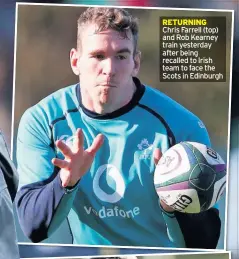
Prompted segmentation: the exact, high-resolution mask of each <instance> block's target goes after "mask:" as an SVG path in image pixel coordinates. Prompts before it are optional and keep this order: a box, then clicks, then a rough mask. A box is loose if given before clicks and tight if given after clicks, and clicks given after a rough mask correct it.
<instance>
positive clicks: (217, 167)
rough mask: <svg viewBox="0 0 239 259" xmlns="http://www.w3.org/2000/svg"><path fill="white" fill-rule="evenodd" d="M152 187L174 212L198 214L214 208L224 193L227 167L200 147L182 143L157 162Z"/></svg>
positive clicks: (205, 148)
mask: <svg viewBox="0 0 239 259" xmlns="http://www.w3.org/2000/svg"><path fill="white" fill-rule="evenodd" d="M154 185H155V189H156V192H157V194H158V195H159V198H160V200H163V201H164V202H165V203H166V204H167V205H169V206H170V207H171V208H173V209H174V210H177V211H180V212H185V213H199V212H201V211H205V210H208V209H209V208H211V207H212V206H213V205H215V203H217V201H218V200H219V199H220V197H221V196H222V195H223V194H224V192H225V187H226V164H225V162H224V161H223V159H222V158H221V156H220V155H219V154H218V153H217V152H216V151H214V150H213V149H211V148H209V147H207V146H205V145H203V144H200V143H196V142H181V143H179V144H176V145H175V146H173V147H171V148H170V149H168V150H167V151H166V152H165V153H164V154H163V156H162V157H161V159H160V160H159V162H158V164H157V166H156V170H155V173H154Z"/></svg>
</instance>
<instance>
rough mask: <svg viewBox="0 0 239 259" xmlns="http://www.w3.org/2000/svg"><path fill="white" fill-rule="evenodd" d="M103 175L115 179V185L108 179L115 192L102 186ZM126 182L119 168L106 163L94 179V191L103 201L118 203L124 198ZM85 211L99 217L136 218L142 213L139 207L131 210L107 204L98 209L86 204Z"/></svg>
mask: <svg viewBox="0 0 239 259" xmlns="http://www.w3.org/2000/svg"><path fill="white" fill-rule="evenodd" d="M101 177H110V178H111V179H112V180H113V181H114V187H113V186H112V184H110V183H108V182H107V181H106V184H107V185H108V187H109V188H110V189H111V190H112V189H113V190H114V191H113V193H110V194H109V193H107V192H106V191H105V190H103V188H102V187H101V186H100V180H101ZM125 189H126V186H125V182H124V179H123V177H122V174H121V173H120V172H119V170H118V169H117V168H116V167H115V166H114V165H112V164H104V165H101V166H100V167H99V168H98V170H97V171H96V174H95V176H94V179H93V191H94V193H95V195H96V197H97V198H98V199H100V200H101V201H103V202H106V203H110V204H116V203H117V202H119V201H120V200H121V199H122V198H124V194H125ZM84 210H85V212H86V213H87V214H88V215H90V214H93V215H95V216H97V217H99V218H109V217H121V218H134V217H135V216H137V215H139V214H140V208H139V207H133V208H132V209H129V210H124V209H121V208H120V206H116V205H115V206H113V207H112V205H111V206H110V208H108V207H107V205H105V206H102V207H101V208H100V209H98V210H96V209H94V208H93V207H91V206H84Z"/></svg>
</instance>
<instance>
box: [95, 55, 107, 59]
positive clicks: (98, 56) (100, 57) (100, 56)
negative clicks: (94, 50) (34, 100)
mask: <svg viewBox="0 0 239 259" xmlns="http://www.w3.org/2000/svg"><path fill="white" fill-rule="evenodd" d="M94 58H96V59H98V60H102V59H104V58H105V57H104V55H102V54H97V55H95V56H94Z"/></svg>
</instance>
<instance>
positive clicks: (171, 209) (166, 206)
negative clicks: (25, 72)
mask: <svg viewBox="0 0 239 259" xmlns="http://www.w3.org/2000/svg"><path fill="white" fill-rule="evenodd" d="M160 206H161V208H162V209H163V210H164V211H165V212H167V213H174V211H175V210H174V209H173V208H171V207H170V206H169V205H167V204H166V203H165V202H163V201H162V200H160Z"/></svg>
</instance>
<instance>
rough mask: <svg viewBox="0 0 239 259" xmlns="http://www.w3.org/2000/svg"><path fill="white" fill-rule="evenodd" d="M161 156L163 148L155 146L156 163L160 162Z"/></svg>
mask: <svg viewBox="0 0 239 259" xmlns="http://www.w3.org/2000/svg"><path fill="white" fill-rule="evenodd" d="M161 157H162V152H161V150H160V149H159V148H155V150H154V163H155V165H157V164H158V162H159V160H160V158H161Z"/></svg>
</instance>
